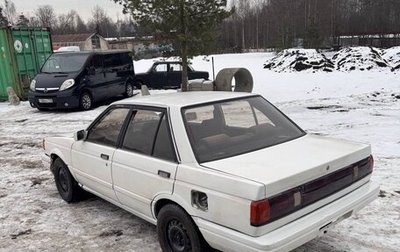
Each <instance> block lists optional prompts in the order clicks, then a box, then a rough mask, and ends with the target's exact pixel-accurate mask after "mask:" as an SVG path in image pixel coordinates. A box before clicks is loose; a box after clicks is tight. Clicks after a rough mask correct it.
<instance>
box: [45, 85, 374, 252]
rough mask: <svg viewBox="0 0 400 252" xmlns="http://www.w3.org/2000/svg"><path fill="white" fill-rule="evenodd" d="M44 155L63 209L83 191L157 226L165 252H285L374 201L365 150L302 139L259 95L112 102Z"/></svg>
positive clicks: (51, 141) (52, 141)
mask: <svg viewBox="0 0 400 252" xmlns="http://www.w3.org/2000/svg"><path fill="white" fill-rule="evenodd" d="M44 148H45V154H46V156H47V159H48V161H49V162H50V163H51V165H50V167H51V171H52V172H53V173H54V178H55V182H56V186H57V189H58V191H59V193H60V195H61V197H62V198H63V199H64V200H65V201H67V202H74V201H78V200H79V199H80V198H81V196H82V189H83V190H86V191H89V192H91V193H93V194H95V195H98V196H99V197H101V198H103V199H105V200H107V201H109V202H112V203H113V204H115V205H118V206H120V207H122V208H124V209H126V210H127V211H129V212H131V213H133V214H135V215H137V216H139V217H141V218H143V219H145V220H147V221H149V222H151V223H153V224H156V225H157V232H158V237H159V241H160V245H161V248H162V250H163V251H206V250H208V249H210V247H212V248H215V249H218V250H222V251H288V250H291V249H294V248H296V247H298V246H300V245H302V244H304V243H306V242H307V241H309V240H311V239H313V238H315V237H317V236H318V235H320V234H323V233H325V232H326V231H327V230H328V229H329V228H330V227H331V226H333V225H334V224H335V223H337V222H339V221H341V220H343V219H345V218H348V217H350V216H351V215H353V214H354V213H355V212H356V211H358V210H360V209H361V208H363V207H364V206H365V205H367V204H368V203H370V202H371V201H373V200H374V199H375V198H377V196H378V193H379V186H377V185H376V184H374V183H373V182H371V181H370V177H371V173H372V170H373V158H372V156H371V148H370V146H369V145H367V144H360V143H353V142H348V141H344V140H337V139H330V138H325V137H320V136H315V135H310V134H307V133H306V132H304V131H303V130H302V129H301V128H300V127H298V126H297V125H296V124H295V123H294V122H292V121H291V120H290V119H289V118H288V117H286V116H285V115H284V114H283V113H282V112H280V111H279V110H278V109H277V108H275V107H274V106H273V105H271V104H270V103H269V102H268V101H267V100H265V99H264V98H263V97H261V96H259V95H256V94H248V93H236V92H185V93H175V94H165V95H154V96H146V97H138V98H134V99H130V100H125V101H120V102H117V103H114V104H112V105H110V106H109V107H108V108H107V109H106V110H105V111H104V112H103V113H102V114H101V115H99V116H98V118H97V119H95V120H94V121H93V123H92V124H91V125H90V126H89V127H88V128H87V129H86V130H81V131H78V132H77V133H75V135H74V137H49V138H46V139H45V141H44ZM343 242H346V241H343Z"/></svg>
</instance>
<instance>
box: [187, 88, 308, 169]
mask: <svg viewBox="0 0 400 252" xmlns="http://www.w3.org/2000/svg"><path fill="white" fill-rule="evenodd" d="M182 114H183V119H184V121H185V126H186V132H187V134H188V137H189V140H190V143H191V146H192V148H193V151H194V154H195V155H196V159H197V161H198V162H199V163H203V162H208V161H213V160H218V159H223V158H228V157H232V156H235V155H240V154H243V153H247V152H251V151H255V150H259V149H262V148H266V147H270V146H273V145H277V144H280V143H283V142H287V141H290V140H293V139H295V138H298V137H301V136H303V135H304V134H305V133H304V131H303V130H301V129H300V128H299V127H298V126H297V125H295V124H294V123H293V122H292V121H290V120H289V119H288V118H287V117H286V116H285V115H283V114H282V113H281V112H280V111H279V110H278V109H276V108H275V107H274V106H272V105H271V104H270V103H269V102H267V101H266V100H265V99H264V98H262V97H261V96H255V97H247V98H241V99H235V100H228V101H219V102H216V103H208V104H204V105H197V106H191V107H186V108H183V109H182Z"/></svg>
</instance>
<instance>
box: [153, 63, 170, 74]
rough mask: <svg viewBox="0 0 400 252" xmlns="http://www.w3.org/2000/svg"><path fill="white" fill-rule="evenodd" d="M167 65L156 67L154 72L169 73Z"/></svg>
mask: <svg viewBox="0 0 400 252" xmlns="http://www.w3.org/2000/svg"><path fill="white" fill-rule="evenodd" d="M167 70H168V69H167V64H158V65H156V66H155V67H154V72H159V73H160V72H161V73H163V72H167Z"/></svg>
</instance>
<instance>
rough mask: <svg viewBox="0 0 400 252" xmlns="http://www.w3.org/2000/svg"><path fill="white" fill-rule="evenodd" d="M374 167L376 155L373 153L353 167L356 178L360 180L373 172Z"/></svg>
mask: <svg viewBox="0 0 400 252" xmlns="http://www.w3.org/2000/svg"><path fill="white" fill-rule="evenodd" d="M373 169H374V157H373V156H372V155H371V156H369V157H368V158H367V160H363V161H361V162H359V163H358V164H356V165H355V166H354V168H353V177H354V180H355V181H356V180H359V179H361V178H363V177H365V176H367V175H368V174H370V173H371V172H372V170H373Z"/></svg>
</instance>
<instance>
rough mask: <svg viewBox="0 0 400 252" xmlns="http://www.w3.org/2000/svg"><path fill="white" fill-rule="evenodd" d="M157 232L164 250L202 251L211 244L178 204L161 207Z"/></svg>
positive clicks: (178, 251) (173, 251)
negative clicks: (208, 243)
mask: <svg viewBox="0 0 400 252" xmlns="http://www.w3.org/2000/svg"><path fill="white" fill-rule="evenodd" d="M157 219H158V220H157V234H158V240H159V242H160V246H161V249H162V251H168V252H170V251H171V252H186V251H193V252H197V251H198V252H200V251H208V250H209V246H208V245H207V243H206V242H205V240H204V238H203V237H202V235H201V234H200V232H199V230H198V229H197V226H196V225H195V224H194V222H193V220H192V219H191V218H190V216H189V215H188V214H187V213H186V212H185V211H184V210H183V209H182V208H180V207H179V206H177V205H172V204H169V205H166V206H164V207H163V208H161V210H160V212H159V214H158V217H157Z"/></svg>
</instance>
